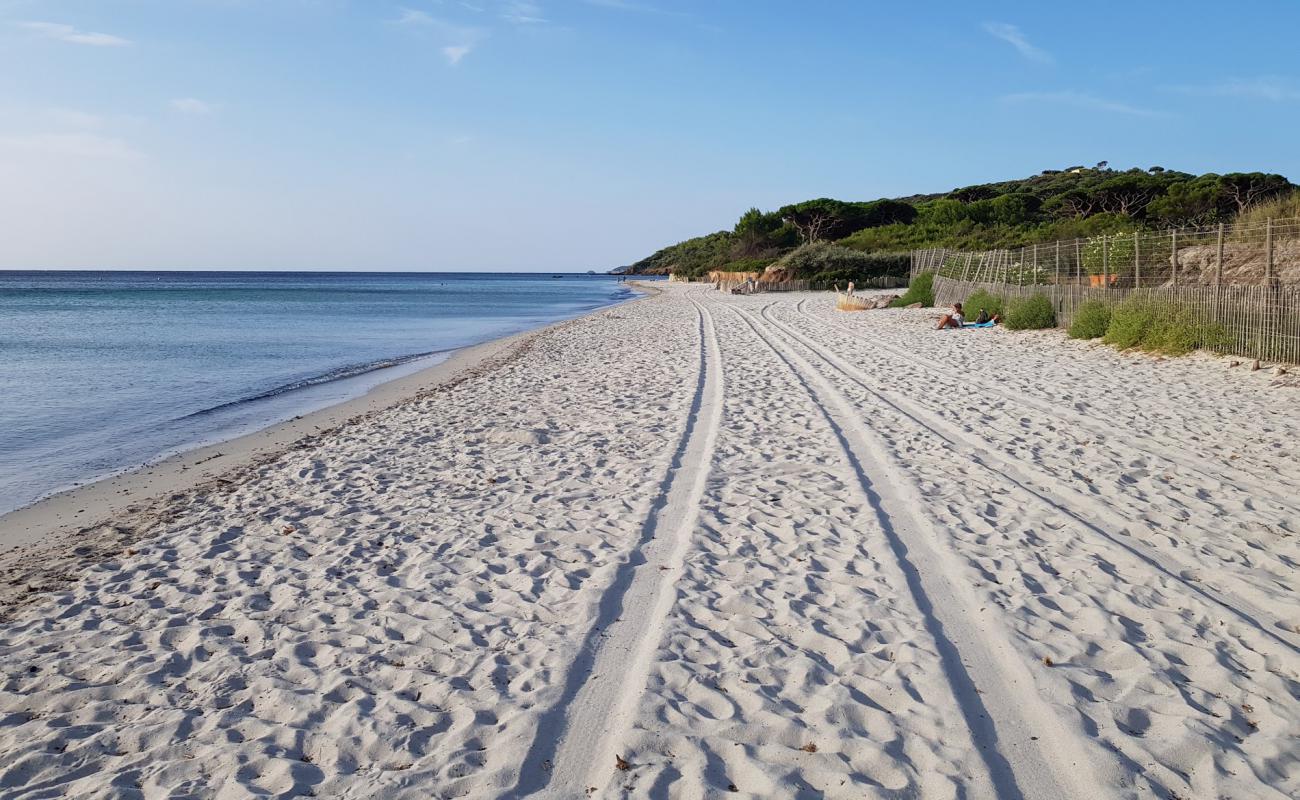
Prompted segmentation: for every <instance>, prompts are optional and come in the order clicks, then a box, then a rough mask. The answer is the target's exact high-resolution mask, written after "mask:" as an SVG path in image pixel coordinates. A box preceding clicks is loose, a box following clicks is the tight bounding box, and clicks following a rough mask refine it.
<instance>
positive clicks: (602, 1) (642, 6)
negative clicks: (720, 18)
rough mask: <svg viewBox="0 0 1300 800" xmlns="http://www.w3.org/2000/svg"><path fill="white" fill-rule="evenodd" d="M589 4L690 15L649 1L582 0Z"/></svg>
mask: <svg viewBox="0 0 1300 800" xmlns="http://www.w3.org/2000/svg"><path fill="white" fill-rule="evenodd" d="M583 2H584V3H586V4H587V5H589V6H596V7H597V8H611V9H614V10H616V11H636V12H640V13H642V14H661V15H663V16H667V17H690V16H691V15H690V14H689V13H687V12H685V11H674V10H671V9H667V8H660V7H659V6H656V5H651V4H649V3H638V2H634V0H583Z"/></svg>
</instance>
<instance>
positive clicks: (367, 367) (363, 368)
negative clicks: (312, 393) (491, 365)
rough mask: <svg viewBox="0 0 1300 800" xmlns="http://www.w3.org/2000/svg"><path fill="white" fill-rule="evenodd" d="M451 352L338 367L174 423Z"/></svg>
mask: <svg viewBox="0 0 1300 800" xmlns="http://www.w3.org/2000/svg"><path fill="white" fill-rule="evenodd" d="M450 352H452V350H430V351H428V352H427V353H411V354H410V355H405V356H396V357H393V358H382V359H380V360H378V361H368V362H366V363H363V364H350V365H348V366H345V367H338V368H336V369H332V370H330V371H329V372H323V373H321V374H320V375H313V376H312V377H310V378H303V379H302V380H297V381H293V382H291V383H286V384H283V385H281V386H277V387H275V388H274V389H268V390H266V391H265V392H259V393H258V394H253V395H249V396H248V397H241V398H239V399H238V400H230V401H228V402H225V403H221V404H219V405H215V406H212V407H211V408H204V409H202V410H199V411H195V412H193V413H191V414H186V415H184V416H182V417H177V418H176V419H175V420H173V422H180V421H182V420H187V419H194V418H195V417H202V416H206V415H208V414H212V413H215V412H217V411H222V410H224V409H227V408H235V407H236V406H242V405H246V404H248V403H255V402H257V401H258V400H266V399H269V398H272V397H279V396H280V395H282V394H288V393H289V392H293V391H297V390H299V389H306V388H307V387H309V386H320V385H321V384H323V383H333V382H334V381H341V380H344V379H345V378H355V377H356V376H358V375H365V374H366V373H368V372H374V371H376V370H381V369H388V368H389V367H397V366H401V365H402V364H409V363H411V362H412V361H416V360H418V359H421V358H428V357H429V356H436V355H441V354H443V353H450Z"/></svg>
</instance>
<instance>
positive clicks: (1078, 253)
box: [1074, 239, 1083, 286]
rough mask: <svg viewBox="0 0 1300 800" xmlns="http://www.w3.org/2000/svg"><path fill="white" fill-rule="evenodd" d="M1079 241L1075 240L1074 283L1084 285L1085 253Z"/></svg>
mask: <svg viewBox="0 0 1300 800" xmlns="http://www.w3.org/2000/svg"><path fill="white" fill-rule="evenodd" d="M1080 247H1081V245H1080V244H1079V240H1078V239H1075V240H1074V282H1075V283H1076V284H1079V285H1080V286H1082V285H1083V253H1082V250H1081V249H1080Z"/></svg>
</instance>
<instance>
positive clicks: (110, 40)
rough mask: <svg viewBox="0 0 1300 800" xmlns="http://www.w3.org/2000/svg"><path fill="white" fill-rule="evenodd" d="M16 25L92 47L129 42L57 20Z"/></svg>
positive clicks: (117, 45)
mask: <svg viewBox="0 0 1300 800" xmlns="http://www.w3.org/2000/svg"><path fill="white" fill-rule="evenodd" d="M17 25H18V27H20V28H23V29H24V30H28V31H31V32H33V33H37V34H40V35H41V36H44V37H46V38H48V39H55V40H57V41H60V42H68V43H70V44H85V45H90V46H92V47H126V46H127V45H129V44H131V40H130V39H123V38H122V37H121V36H113V35H112V34H109V33H96V32H94V31H83V30H78V29H77V28H74V27H72V26H71V25H64V24H62V23H58V22H19V23H17Z"/></svg>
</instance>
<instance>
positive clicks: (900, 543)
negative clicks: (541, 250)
mask: <svg viewBox="0 0 1300 800" xmlns="http://www.w3.org/2000/svg"><path fill="white" fill-rule="evenodd" d="M730 308H731V309H732V310H733V311H734V312H735V313H736V314H737V316H739V317H740V318H741V319H743V320H744V321H745V322H746V324H748V325H749V327H750V328H751V329H752V330H753V331H754V333H755V335H756V336H757V337H758V338H759V339H760V340H762V341H763V343H764V344H765V345H766V346H767V347H768V348H770V349H771V350H772V352H773V353H775V354H776V356H777V357H778V358H779V359H780V360H781V361H782V362H783V363H784V364H785V365H786V366H787V367H788V368H789V369H790V371H791V372H792V373H793V374H794V376H795V377H796V379H797V380H798V381H799V383H800V384H802V385H803V387H804V389H805V390H806V391H807V392H808V393H809V395H811V396H812V398H813V400H814V402H815V403H816V404H817V405H818V406H819V407H820V408H821V410H822V413H823V414H824V415H825V418H826V421H827V423H828V425H829V426H830V428H831V430H832V432H833V433H834V435H835V438H836V439H837V441H838V443H839V445H840V447H841V448H842V449H843V451H844V455H845V457H846V459H847V460H848V462H849V464H850V465H851V466H852V468H853V471H854V473H855V478H856V479H857V481H858V483H859V484H860V485H861V487H862V491H863V493H864V494H865V495H866V497H867V499H868V501H869V505H870V507H871V508H872V509H873V510H874V511H875V513H876V518H877V522H878V523H879V525H880V526H881V528H882V529H883V530H884V531H885V534H886V536H887V538H888V539H889V542H890V546H891V547H892V549H893V551H894V555H895V557H896V558H897V560H898V562H899V566H900V567H901V568H902V571H903V573H904V574H905V575H906V576H907V583H908V589H909V591H910V593H911V595H912V597H913V599H914V600H915V602H916V605H917V607H918V609H919V610H920V612H921V614H922V616H923V617H924V619H925V625H926V627H927V629H928V630H929V632H930V634H931V636H932V637H933V639H934V641H935V643H936V645H937V647H938V649H939V653H940V658H941V660H942V662H943V664H942V666H943V669H944V671H945V673H946V674H947V676H948V679H949V682H950V684H951V686H952V691H953V695H954V697H955V698H956V701H957V704H958V705H959V707H960V708H961V711H962V715H963V717H964V718H965V720H966V724H967V725H968V726H969V728H970V730H971V735H972V736H973V738H974V739H975V741H976V742H978V743H980V744H981V745H982V746H981V749H980V755H981V756H982V757H983V759H984V762H985V764H986V766H987V767H988V769H989V777H990V780H991V782H992V784H993V788H994V791H995V793H996V796H997V797H999V798H1012V799H1014V798H1034V799H1035V800H1036V799H1037V798H1043V800H1062V799H1064V798H1087V797H1093V796H1096V792H1097V789H1098V787H1100V786H1103V785H1105V784H1104V783H1103V782H1102V781H1100V780H1099V779H1098V778H1097V777H1095V776H1094V774H1093V770H1092V759H1091V757H1090V756H1089V754H1088V753H1087V752H1085V750H1084V748H1083V747H1082V746H1081V743H1080V742H1079V740H1078V737H1077V736H1076V734H1074V733H1073V732H1072V731H1071V730H1069V729H1068V728H1067V727H1066V726H1065V725H1063V724H1062V722H1061V721H1060V719H1059V718H1058V716H1057V711H1056V709H1054V708H1053V707H1052V706H1051V705H1049V704H1048V703H1046V702H1045V701H1043V700H1042V699H1040V697H1039V695H1038V692H1037V688H1036V686H1035V683H1034V680H1033V676H1032V674H1031V673H1030V672H1029V669H1028V666H1027V664H1026V663H1025V661H1024V659H1023V657H1022V656H1021V655H1020V654H1019V653H1018V652H1017V651H1016V650H1015V648H1014V646H1013V645H1012V644H1011V638H1010V633H1009V632H1008V631H1006V630H1004V629H1003V628H1002V627H1001V625H1000V624H999V623H997V622H995V621H993V620H991V619H989V618H986V617H981V616H977V615H976V613H975V609H978V608H980V601H979V598H978V597H977V596H976V594H975V592H974V590H973V589H972V588H971V587H970V586H969V584H967V583H965V582H963V581H954V580H951V579H950V578H949V577H948V576H951V575H961V574H962V564H961V563H960V562H959V561H958V559H957V558H956V556H954V555H953V554H952V553H951V552H948V551H946V550H939V549H936V548H935V547H934V546H933V544H932V542H934V541H937V540H938V538H937V537H936V536H935V535H933V532H929V533H930V535H926V532H924V531H922V530H921V529H920V528H921V525H922V523H921V521H920V519H919V518H918V517H917V516H916V515H915V514H913V513H912V511H911V510H910V509H911V508H913V507H915V506H916V505H917V504H918V503H919V502H920V499H919V498H918V497H915V496H913V493H911V492H909V491H908V490H909V488H911V484H910V483H908V481H907V480H906V479H905V478H903V477H902V476H901V475H900V474H899V470H898V468H897V467H896V466H894V465H893V464H891V463H889V461H888V460H887V457H883V454H886V453H888V448H887V447H886V446H885V445H884V443H883V442H881V441H880V440H879V438H878V437H877V435H876V434H875V433H874V432H873V431H871V430H869V429H868V427H867V426H866V425H864V424H863V423H862V421H861V420H860V419H859V418H858V415H857V414H856V413H855V411H854V410H853V408H852V406H851V404H850V403H849V402H848V401H847V400H846V399H845V397H844V395H843V394H842V393H840V391H839V390H838V389H836V388H835V387H834V386H833V385H832V384H831V383H830V381H829V380H827V379H826V377H825V376H823V375H822V374H821V373H820V372H819V371H818V370H817V369H816V368H815V367H813V366H812V365H811V364H810V363H809V362H808V361H807V360H805V359H804V358H803V356H801V355H799V354H798V353H797V352H795V351H794V350H793V349H792V348H790V347H789V346H786V347H779V346H778V345H777V344H775V343H774V342H773V340H772V338H771V337H769V336H768V335H767V334H765V333H764V332H763V331H762V330H760V329H759V325H757V324H755V322H754V320H753V319H752V318H751V317H750V316H749V315H748V314H746V313H744V312H742V311H741V310H740V309H738V308H735V307H734V306H732V307H730ZM764 327H766V326H764ZM1031 732H1032V733H1033V734H1034V735H1033V736H1029V735H1028V734H1029V733H1031ZM1012 733H1014V734H1015V738H1014V739H1012V738H1010V735H1011V734H1012Z"/></svg>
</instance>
